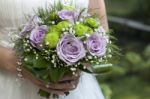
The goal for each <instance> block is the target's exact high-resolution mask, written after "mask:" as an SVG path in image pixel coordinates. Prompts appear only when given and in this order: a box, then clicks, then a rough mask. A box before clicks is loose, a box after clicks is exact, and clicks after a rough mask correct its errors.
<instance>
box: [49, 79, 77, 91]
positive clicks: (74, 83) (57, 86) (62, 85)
mask: <svg viewBox="0 0 150 99" xmlns="http://www.w3.org/2000/svg"><path fill="white" fill-rule="evenodd" d="M78 83H79V79H76V80H74V81H71V82H66V83H58V84H50V85H49V88H51V89H56V90H63V91H64V90H73V89H75V88H76V87H77V85H78Z"/></svg>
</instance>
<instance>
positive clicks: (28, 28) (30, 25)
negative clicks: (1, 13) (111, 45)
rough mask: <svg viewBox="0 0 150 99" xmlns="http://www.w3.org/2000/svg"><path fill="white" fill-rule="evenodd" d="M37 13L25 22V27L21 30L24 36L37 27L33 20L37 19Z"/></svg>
mask: <svg viewBox="0 0 150 99" xmlns="http://www.w3.org/2000/svg"><path fill="white" fill-rule="evenodd" d="M35 17H36V16H35V15H34V16H32V17H31V18H30V19H29V21H28V22H27V23H26V24H25V26H24V28H23V29H22V31H21V35H22V36H24V35H25V34H26V33H28V32H30V31H32V29H33V28H35V25H34V23H33V20H34V19H35Z"/></svg>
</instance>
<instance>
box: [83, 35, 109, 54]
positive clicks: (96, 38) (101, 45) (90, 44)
mask: <svg viewBox="0 0 150 99" xmlns="http://www.w3.org/2000/svg"><path fill="white" fill-rule="evenodd" d="M86 45H87V49H88V51H89V52H90V54H91V55H93V56H98V57H101V56H104V55H105V53H106V46H107V38H106V37H104V36H100V34H98V33H94V34H92V35H91V36H90V37H89V38H88V39H87V42H86Z"/></svg>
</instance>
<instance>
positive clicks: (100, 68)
mask: <svg viewBox="0 0 150 99" xmlns="http://www.w3.org/2000/svg"><path fill="white" fill-rule="evenodd" d="M112 67H113V66H112V64H102V65H95V66H92V68H93V72H94V73H96V74H101V73H107V72H109V71H111V70H112Z"/></svg>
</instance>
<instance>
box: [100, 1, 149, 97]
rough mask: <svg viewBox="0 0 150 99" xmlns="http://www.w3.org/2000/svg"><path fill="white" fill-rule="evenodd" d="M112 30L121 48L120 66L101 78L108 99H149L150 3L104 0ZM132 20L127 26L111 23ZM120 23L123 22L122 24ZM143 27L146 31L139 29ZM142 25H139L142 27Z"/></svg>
mask: <svg viewBox="0 0 150 99" xmlns="http://www.w3.org/2000/svg"><path fill="white" fill-rule="evenodd" d="M105 2H106V7H107V13H108V17H109V25H110V28H111V29H113V30H114V32H115V36H116V37H117V39H118V41H117V45H118V46H119V47H120V48H121V54H122V56H121V57H120V58H121V59H120V62H119V63H118V64H116V65H115V66H114V67H113V70H112V71H111V72H110V73H108V74H105V75H100V76H98V79H99V81H100V83H101V87H102V90H103V92H104V94H105V97H106V99H150V31H148V30H144V28H146V27H147V28H148V29H150V28H149V26H150V0H105ZM111 16H113V17H115V18H116V20H120V19H118V18H122V19H124V18H125V19H127V20H128V19H129V21H128V22H126V20H125V21H123V22H124V23H127V24H123V23H121V24H120V23H117V22H114V21H112V19H111V18H110V17H111ZM122 19H121V20H122ZM130 21H131V23H132V22H134V24H132V25H133V26H135V27H136V25H137V24H138V26H141V27H142V28H143V29H140V28H138V27H136V28H133V27H132V26H130V25H131V23H130ZM139 24H140V25H139Z"/></svg>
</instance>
